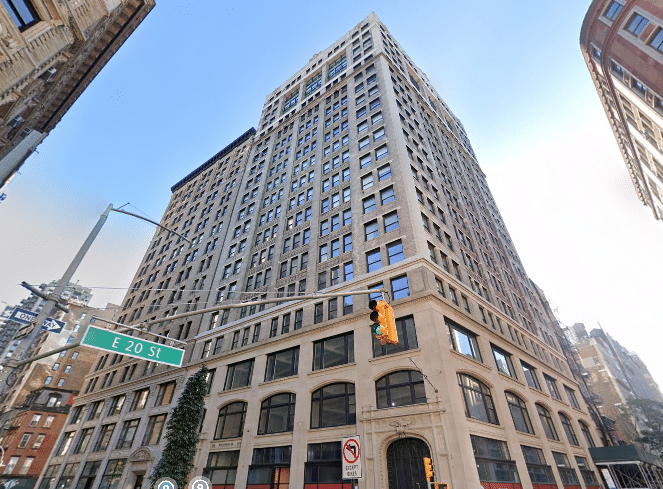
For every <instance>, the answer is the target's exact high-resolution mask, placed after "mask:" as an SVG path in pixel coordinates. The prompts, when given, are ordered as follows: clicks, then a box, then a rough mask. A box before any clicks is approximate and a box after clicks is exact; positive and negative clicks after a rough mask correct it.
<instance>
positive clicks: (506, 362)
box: [491, 345, 518, 379]
mask: <svg viewBox="0 0 663 489" xmlns="http://www.w3.org/2000/svg"><path fill="white" fill-rule="evenodd" d="M491 346H492V349H493V357H495V364H496V365H497V370H498V371H499V372H501V373H503V374H505V375H508V376H509V377H513V378H514V379H517V378H518V377H517V375H516V370H515V369H514V368H513V362H512V361H511V354H510V353H507V352H505V351H504V350H502V349H501V348H498V347H496V346H495V345H491Z"/></svg>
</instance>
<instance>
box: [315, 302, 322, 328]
mask: <svg viewBox="0 0 663 489" xmlns="http://www.w3.org/2000/svg"><path fill="white" fill-rule="evenodd" d="M322 315H323V309H322V302H319V303H317V304H316V305H315V306H314V311H313V324H319V323H321V322H322V321H323V316H322Z"/></svg>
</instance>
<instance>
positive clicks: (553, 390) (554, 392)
mask: <svg viewBox="0 0 663 489" xmlns="http://www.w3.org/2000/svg"><path fill="white" fill-rule="evenodd" d="M543 378H544V379H545V381H546V385H547V386H548V390H549V391H550V395H551V396H552V397H553V399H557V400H558V401H561V400H562V396H560V394H559V390H558V389H557V381H556V380H555V379H553V378H552V377H550V376H548V375H546V374H543Z"/></svg>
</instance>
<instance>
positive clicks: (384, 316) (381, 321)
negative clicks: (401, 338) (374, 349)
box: [368, 299, 398, 345]
mask: <svg viewBox="0 0 663 489" xmlns="http://www.w3.org/2000/svg"><path fill="white" fill-rule="evenodd" d="M368 307H369V308H370V309H371V310H372V311H373V312H371V316H370V317H371V321H373V325H372V326H371V332H372V333H373V334H374V335H375V337H376V338H377V339H378V340H380V343H381V344H383V345H385V344H387V343H391V344H392V345H397V344H398V333H397V332H396V321H395V320H394V310H393V309H392V307H391V306H390V305H389V304H387V303H386V302H384V301H376V300H375V299H374V300H372V301H370V302H369V303H368Z"/></svg>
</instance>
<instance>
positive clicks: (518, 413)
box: [505, 392, 534, 434]
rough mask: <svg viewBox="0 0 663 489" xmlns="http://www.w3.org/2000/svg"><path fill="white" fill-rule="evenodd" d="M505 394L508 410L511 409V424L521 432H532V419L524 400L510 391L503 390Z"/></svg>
mask: <svg viewBox="0 0 663 489" xmlns="http://www.w3.org/2000/svg"><path fill="white" fill-rule="evenodd" d="M505 394H506V402H507V404H508V405H509V411H511V418H513V424H514V426H515V427H516V429H517V430H518V431H522V432H523V433H532V434H533V433H534V428H532V421H531V420H530V419H529V413H528V412H527V405H526V404H525V401H523V400H522V399H521V398H520V397H518V396H516V395H515V394H512V393H511V392H505Z"/></svg>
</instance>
